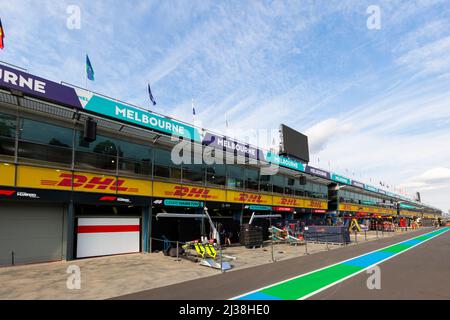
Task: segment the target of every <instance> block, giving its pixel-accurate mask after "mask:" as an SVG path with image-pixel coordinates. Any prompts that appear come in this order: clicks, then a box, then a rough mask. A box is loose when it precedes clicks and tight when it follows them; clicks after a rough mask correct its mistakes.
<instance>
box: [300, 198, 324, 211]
mask: <svg viewBox="0 0 450 320" xmlns="http://www.w3.org/2000/svg"><path fill="white" fill-rule="evenodd" d="M303 208H310V209H325V210H326V209H328V202H327V201H323V200H313V199H305V200H303Z"/></svg>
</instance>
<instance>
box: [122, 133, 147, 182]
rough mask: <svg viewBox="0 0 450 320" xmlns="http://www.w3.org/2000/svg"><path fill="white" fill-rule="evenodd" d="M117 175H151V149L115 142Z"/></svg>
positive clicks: (126, 142)
mask: <svg viewBox="0 0 450 320" xmlns="http://www.w3.org/2000/svg"><path fill="white" fill-rule="evenodd" d="M116 143H117V149H118V153H119V174H120V173H125V174H138V175H145V176H150V175H151V174H152V149H150V148H149V147H148V146H145V145H142V144H137V143H131V142H128V141H124V140H117V141H116Z"/></svg>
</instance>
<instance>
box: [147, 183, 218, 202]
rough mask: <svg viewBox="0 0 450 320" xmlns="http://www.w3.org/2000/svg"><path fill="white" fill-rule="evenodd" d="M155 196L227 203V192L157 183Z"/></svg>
mask: <svg viewBox="0 0 450 320" xmlns="http://www.w3.org/2000/svg"><path fill="white" fill-rule="evenodd" d="M153 196H154V197H163V198H181V199H190V200H207V201H223V202H224V201H226V193H225V190H221V189H213V188H205V187H202V186H188V185H181V184H174V183H167V182H157V181H155V182H153Z"/></svg>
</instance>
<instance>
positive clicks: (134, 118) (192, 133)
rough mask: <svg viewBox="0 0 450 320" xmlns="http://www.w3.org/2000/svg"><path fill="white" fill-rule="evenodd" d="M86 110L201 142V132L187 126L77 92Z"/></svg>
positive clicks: (93, 95)
mask: <svg viewBox="0 0 450 320" xmlns="http://www.w3.org/2000/svg"><path fill="white" fill-rule="evenodd" d="M77 91H78V92H77V93H78V98H79V99H80V102H81V104H82V105H83V106H84V109H85V110H89V111H93V112H96V113H99V114H102V115H105V116H109V117H111V118H115V119H118V120H121V121H126V122H129V123H133V124H137V125H140V126H143V127H147V128H149V129H152V130H155V131H159V132H163V133H166V134H170V135H174V136H177V137H184V138H187V139H191V140H194V141H197V142H201V137H200V133H199V130H198V129H197V128H194V127H192V126H189V125H187V124H184V123H181V122H178V121H176V120H172V119H169V118H166V117H163V116H160V115H157V114H154V113H151V112H147V111H144V110H141V109H138V108H135V107H132V106H129V105H126V104H123V103H120V102H117V101H114V100H111V99H107V98H104V97H101V96H97V95H95V94H90V93H88V92H86V91H81V90H77Z"/></svg>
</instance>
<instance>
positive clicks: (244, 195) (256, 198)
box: [238, 193, 264, 203]
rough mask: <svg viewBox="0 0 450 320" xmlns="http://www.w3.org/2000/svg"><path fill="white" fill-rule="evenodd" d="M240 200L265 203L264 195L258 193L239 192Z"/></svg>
mask: <svg viewBox="0 0 450 320" xmlns="http://www.w3.org/2000/svg"><path fill="white" fill-rule="evenodd" d="M238 201H241V202H250V203H264V201H263V200H262V196H260V195H256V194H247V193H241V194H239V198H238Z"/></svg>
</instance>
